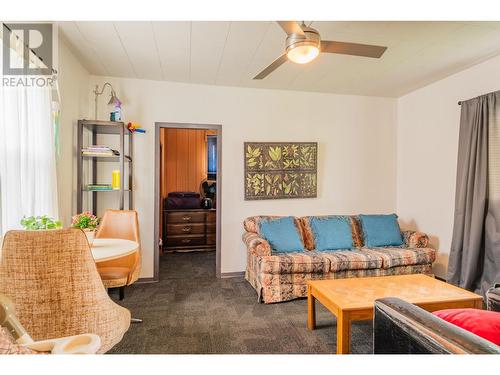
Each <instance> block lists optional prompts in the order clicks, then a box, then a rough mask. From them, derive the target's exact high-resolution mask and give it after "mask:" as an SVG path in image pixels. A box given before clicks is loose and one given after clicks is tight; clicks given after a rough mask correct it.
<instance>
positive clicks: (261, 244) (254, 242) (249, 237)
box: [243, 232, 271, 256]
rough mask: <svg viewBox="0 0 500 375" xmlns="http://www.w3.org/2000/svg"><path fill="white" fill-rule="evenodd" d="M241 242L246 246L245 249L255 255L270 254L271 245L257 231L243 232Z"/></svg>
mask: <svg viewBox="0 0 500 375" xmlns="http://www.w3.org/2000/svg"><path fill="white" fill-rule="evenodd" d="M243 242H244V243H245V245H246V247H247V251H248V252H250V253H252V254H253V255H256V256H266V255H271V245H269V242H267V241H266V240H265V239H264V238H262V237H261V236H259V235H258V234H257V233H253V232H245V233H243Z"/></svg>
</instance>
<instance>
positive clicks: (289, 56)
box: [253, 21, 387, 79]
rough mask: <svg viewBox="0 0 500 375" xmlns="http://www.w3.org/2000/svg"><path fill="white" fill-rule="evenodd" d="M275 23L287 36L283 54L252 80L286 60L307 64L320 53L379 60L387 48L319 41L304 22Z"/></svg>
mask: <svg viewBox="0 0 500 375" xmlns="http://www.w3.org/2000/svg"><path fill="white" fill-rule="evenodd" d="M277 22H278V24H279V25H280V26H281V28H282V29H283V30H284V31H285V33H286V35H287V38H286V47H285V53H284V54H282V55H281V56H280V57H278V58H277V59H276V60H274V61H273V62H272V63H271V64H270V65H269V66H267V67H266V68H264V70H262V71H261V72H260V73H259V74H257V75H256V76H255V77H254V78H253V79H263V78H265V77H267V76H268V75H269V74H271V73H272V72H273V71H274V70H276V69H278V68H279V67H280V66H281V65H282V64H284V63H285V62H286V61H287V60H290V61H292V62H294V63H297V64H307V63H308V62H311V61H312V60H314V59H315V58H316V57H318V55H319V53H320V52H325V53H340V54H343V55H354V56H363V57H373V58H380V56H382V54H383V53H384V52H385V50H386V49H387V47H382V46H374V45H370V44H359V43H347V42H336V41H333V40H321V37H320V35H319V32H318V31H317V30H316V29H313V28H312V27H310V26H306V24H305V23H304V22H302V24H301V25H299V24H298V23H297V22H295V21H277Z"/></svg>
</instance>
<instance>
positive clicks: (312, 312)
mask: <svg viewBox="0 0 500 375" xmlns="http://www.w3.org/2000/svg"><path fill="white" fill-rule="evenodd" d="M307 328H309V329H310V330H313V329H314V328H316V298H314V296H313V295H312V294H311V287H310V286H308V287H307Z"/></svg>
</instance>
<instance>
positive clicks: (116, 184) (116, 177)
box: [111, 169, 120, 190]
mask: <svg viewBox="0 0 500 375" xmlns="http://www.w3.org/2000/svg"><path fill="white" fill-rule="evenodd" d="M112 173H113V175H112V180H111V181H112V182H111V186H112V188H113V190H120V171H119V170H118V169H115V170H114V171H113V172H112Z"/></svg>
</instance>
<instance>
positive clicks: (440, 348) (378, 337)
mask: <svg viewBox="0 0 500 375" xmlns="http://www.w3.org/2000/svg"><path fill="white" fill-rule="evenodd" d="M374 309H375V310H374V319H373V335H374V337H373V351H374V353H375V354H417V353H421V354H463V353H471V354H487V353H500V347H498V346H497V345H495V344H493V343H491V342H489V341H487V340H485V339H483V338H481V337H479V336H477V335H475V334H473V333H471V332H468V331H466V330H464V329H462V328H460V327H457V326H455V325H453V324H451V323H448V322H446V321H444V320H442V319H440V318H438V317H437V316H434V315H433V314H431V313H429V312H427V311H425V310H424V309H421V308H420V307H418V306H415V305H413V304H411V303H408V302H405V301H403V300H401V299H399V298H392V297H391V298H382V299H379V300H376V301H375V307H374Z"/></svg>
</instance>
